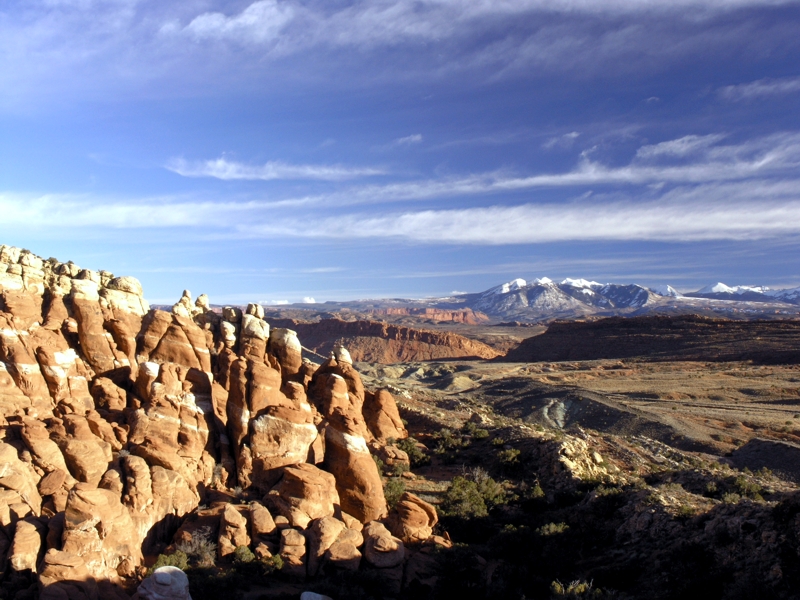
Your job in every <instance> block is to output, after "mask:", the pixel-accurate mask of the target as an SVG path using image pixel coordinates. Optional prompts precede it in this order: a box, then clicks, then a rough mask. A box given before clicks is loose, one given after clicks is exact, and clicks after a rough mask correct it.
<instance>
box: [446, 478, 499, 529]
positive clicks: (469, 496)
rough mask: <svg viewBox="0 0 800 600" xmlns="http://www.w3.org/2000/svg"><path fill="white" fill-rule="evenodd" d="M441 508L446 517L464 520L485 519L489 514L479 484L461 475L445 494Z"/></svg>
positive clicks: (454, 479)
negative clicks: (450, 516)
mask: <svg viewBox="0 0 800 600" xmlns="http://www.w3.org/2000/svg"><path fill="white" fill-rule="evenodd" d="M441 508H442V511H443V512H444V513H445V514H446V515H452V516H456V517H462V518H464V519H471V518H474V517H485V516H487V515H488V514H489V510H488V508H487V507H486V502H485V501H484V499H483V496H482V495H481V492H480V490H479V489H478V484H477V483H475V482H474V481H470V480H469V479H466V478H464V477H461V476H460V475H459V476H456V477H454V478H453V481H452V483H451V484H450V487H448V488H447V491H446V492H445V493H444V499H443V500H442V504H441Z"/></svg>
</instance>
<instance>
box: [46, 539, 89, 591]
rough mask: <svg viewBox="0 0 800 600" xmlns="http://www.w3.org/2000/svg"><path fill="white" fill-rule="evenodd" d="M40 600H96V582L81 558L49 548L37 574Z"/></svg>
mask: <svg viewBox="0 0 800 600" xmlns="http://www.w3.org/2000/svg"><path fill="white" fill-rule="evenodd" d="M39 585H40V586H41V588H42V590H41V592H40V595H39V598H40V599H41V600H98V598H99V595H98V589H97V582H96V581H95V579H94V577H92V575H91V574H90V573H89V569H88V568H87V567H86V563H85V562H84V560H83V558H81V557H80V556H78V555H77V554H73V553H71V552H63V551H60V550H57V549H56V548H50V549H49V550H48V551H47V553H46V554H45V555H44V559H43V560H42V565H41V571H40V572H39Z"/></svg>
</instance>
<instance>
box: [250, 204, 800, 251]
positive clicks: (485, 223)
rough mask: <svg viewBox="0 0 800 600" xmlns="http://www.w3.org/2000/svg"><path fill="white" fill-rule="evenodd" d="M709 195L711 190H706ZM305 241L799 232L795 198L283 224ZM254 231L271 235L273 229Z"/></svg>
mask: <svg viewBox="0 0 800 600" xmlns="http://www.w3.org/2000/svg"><path fill="white" fill-rule="evenodd" d="M706 191H708V190H706ZM280 228H281V231H283V232H284V233H286V232H287V231H291V232H292V234H294V235H298V236H306V237H336V238H344V239H353V238H381V239H387V238H395V239H404V240H410V241H414V242H423V243H434V244H441V243H446V244H482V245H503V244H537V243H548V242H563V241H588V240H651V241H653V240H658V241H700V240H752V239H762V238H769V237H775V236H782V235H798V234H800V198H797V197H795V199H794V200H785V201H773V202H739V203H727V204H725V203H719V204H708V203H706V204H700V203H697V202H687V201H679V202H674V201H673V202H665V201H660V202H644V203H636V202H615V203H612V204H589V203H581V204H571V205H566V206H565V205H534V204H524V205H521V206H492V207H486V208H470V209H461V210H426V211H418V212H405V213H398V214H391V215H385V216H383V215H382V216H377V217H376V216H369V215H348V216H340V217H337V218H336V219H330V220H328V219H323V220H321V221H318V222H315V223H314V224H312V226H311V227H300V226H299V225H295V226H294V227H292V226H291V225H290V224H288V223H286V222H283V223H281V224H280ZM251 233H253V234H256V233H261V234H265V235H267V234H269V235H274V234H275V233H277V230H276V229H275V225H273V224H269V225H264V226H262V227H260V228H253V229H252V230H251Z"/></svg>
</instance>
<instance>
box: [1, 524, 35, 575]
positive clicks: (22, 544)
mask: <svg viewBox="0 0 800 600" xmlns="http://www.w3.org/2000/svg"><path fill="white" fill-rule="evenodd" d="M42 532H43V527H42V525H41V523H39V522H38V521H36V520H35V519H32V518H27V519H24V520H22V521H17V526H16V528H15V530H14V539H13V541H12V543H11V551H10V552H9V553H8V559H9V562H10V563H11V568H12V569H14V570H15V571H24V570H26V569H30V570H31V571H34V572H36V564H37V563H38V562H39V551H40V550H41V549H42Z"/></svg>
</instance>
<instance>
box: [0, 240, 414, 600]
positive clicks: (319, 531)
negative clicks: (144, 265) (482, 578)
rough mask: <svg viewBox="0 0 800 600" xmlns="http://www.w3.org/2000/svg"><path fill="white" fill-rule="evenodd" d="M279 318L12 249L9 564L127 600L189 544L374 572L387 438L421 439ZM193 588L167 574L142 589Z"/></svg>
mask: <svg viewBox="0 0 800 600" xmlns="http://www.w3.org/2000/svg"><path fill="white" fill-rule="evenodd" d="M270 325H271V324H270V323H267V321H265V320H264V311H263V309H262V307H261V306H259V305H257V304H251V305H248V306H247V308H246V309H245V310H240V309H237V308H235V307H226V308H225V309H224V310H223V311H221V312H219V311H215V310H213V309H212V308H211V305H210V303H209V300H208V298H207V297H206V296H205V295H201V296H200V297H199V298H197V300H196V301H193V300H192V295H191V293H190V292H189V291H185V292H184V293H183V295H182V297H181V298H180V299H179V300H178V302H176V303H175V304H174V305H173V306H172V307H171V309H170V310H159V309H154V310H151V309H150V307H149V306H148V304H147V302H146V301H145V300H144V298H143V292H142V288H141V285H140V284H139V282H138V281H136V280H135V279H133V278H131V277H115V276H114V275H113V274H111V273H108V272H105V271H90V270H87V269H81V268H79V267H77V266H76V265H74V264H73V263H60V262H58V261H57V260H55V259H48V260H44V259H41V258H40V257H37V256H35V255H33V254H32V253H30V252H28V251H24V250H20V249H17V248H13V247H8V246H0V557H2V558H3V560H4V562H3V564H6V563H5V560H6V559H7V561H8V562H7V564H8V565H9V567H10V570H11V571H13V572H16V573H33V574H36V575H38V577H39V586H40V589H41V597H42V598H53V599H56V598H58V599H61V598H79V597H80V598H90V599H94V598H99V597H118V598H126V597H127V596H126V595H125V592H124V591H123V589H125V588H127V589H129V590H130V589H132V587H135V583H136V582H137V577H138V576H139V574H141V573H142V572H143V565H144V563H145V557H147V556H150V557H153V556H154V555H155V554H157V553H158V552H161V551H163V549H164V548H166V547H168V546H170V544H173V545H172V546H170V547H172V548H174V547H175V546H174V544H181V543H195V544H197V543H201V542H202V543H206V544H207V546H208V547H213V546H212V544H216V547H217V552H218V554H219V556H220V557H222V560H230V558H229V557H230V556H231V555H233V554H234V552H235V551H236V549H237V548H238V547H240V546H247V547H250V548H251V550H253V551H255V552H256V555H257V556H258V557H265V558H268V557H270V556H272V555H274V554H278V553H279V554H280V555H281V557H282V558H283V560H284V564H285V565H286V570H287V572H289V573H292V574H294V575H296V576H298V577H305V576H307V575H311V576H314V575H316V574H317V573H318V572H319V571H320V569H321V568H322V566H323V565H328V564H329V565H331V568H338V569H350V570H353V569H358V568H359V565H360V563H361V555H362V552H361V550H360V548H362V547H363V546H364V539H365V538H364V536H362V534H361V533H360V529H361V528H362V524H363V523H367V522H369V521H372V520H374V519H377V518H382V517H384V516H385V515H386V512H387V511H386V502H385V499H384V496H383V487H382V482H381V477H380V475H379V473H378V471H377V467H376V466H375V462H374V461H373V460H372V457H371V456H370V450H369V447H368V446H367V443H368V442H369V443H370V445H371V446H370V447H373V448H374V449H375V451H376V452H389V453H391V452H392V450H390V449H387V450H384V449H385V448H387V443H388V440H389V439H391V438H394V439H399V438H402V437H405V436H406V435H407V434H406V432H405V429H404V428H403V425H402V421H401V420H400V418H399V414H398V412H397V407H396V406H395V405H394V400H393V399H392V397H391V395H390V394H388V392H385V391H379V392H377V393H373V392H372V391H369V390H366V389H365V388H364V386H363V383H362V381H361V378H360V377H359V375H358V373H357V372H356V370H355V368H354V367H353V365H352V358H351V357H350V355H349V353H348V352H347V350H346V349H344V348H342V347H337V349H336V350H335V357H336V358H335V359H332V360H331V361H328V362H327V363H326V364H325V365H323V366H322V368H320V369H319V370H318V369H317V366H316V365H314V364H312V363H310V362H308V361H307V360H305V359H303V357H302V346H301V345H300V341H299V339H298V335H297V333H296V332H295V330H293V329H290V328H286V327H271V326H270ZM395 450H396V449H395ZM396 452H399V450H396ZM236 496H239V497H240V498H241V497H243V496H246V497H248V498H249V499H250V503H249V504H246V503H238V502H236V501H235V497H236ZM256 499H263V504H262V503H261V502H257V501H255V500H256ZM201 503H205V504H210V507H208V506H200V505H201ZM187 516H188V517H189V518H187ZM176 530H177V533H175V532H176ZM198 536H199V537H198ZM373 537H374V536H373ZM390 537H391V536H390ZM370 539H372V538H370ZM198 540H199V541H198ZM203 540H205V542H203ZM371 543H372V546H373V549H372V550H370V552H373V551H374V552H373V554H374V555H375V556H378V554H375V552H380V551H383V550H380V548H383V546H382V545H381V544H382V543H383V542H381V543H378V542H375V541H374V540H373V542H371ZM376 544H377V546H376ZM384 545H385V544H384ZM389 545H391V544H389ZM376 548H378V549H376ZM387 548H388V546H387ZM395 554H396V552H395ZM385 560H386V559H384V562H385ZM2 573H3V571H2V569H0V575H2ZM109 585H110V586H112V587H108V586H109ZM187 586H188V584H187V582H186V578H185V576H184V575H183V573H182V572H180V571H179V570H175V569H174V568H169V567H168V568H162V569H158V570H157V571H156V572H155V573H154V574H153V575H152V576H151V577H149V578H147V579H145V580H144V581H143V582H142V583H141V585H139V588H138V592H137V593H138V596H137V597H138V598H142V599H144V598H149V599H157V598H158V599H161V598H165V599H166V598H170V599H178V598H180V599H183V598H188V597H189V596H188V587H187Z"/></svg>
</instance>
